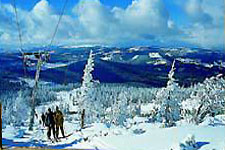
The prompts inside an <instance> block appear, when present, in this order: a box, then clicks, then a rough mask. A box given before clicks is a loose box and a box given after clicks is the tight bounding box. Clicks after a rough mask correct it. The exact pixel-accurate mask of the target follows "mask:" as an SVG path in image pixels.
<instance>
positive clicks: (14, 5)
mask: <svg viewBox="0 0 225 150" xmlns="http://www.w3.org/2000/svg"><path fill="white" fill-rule="evenodd" d="M13 7H14V12H15V17H16V26H17V30H18V36H19V41H20V49H19V51H20V53H21V54H22V55H24V52H23V50H22V49H23V44H22V33H21V28H20V24H19V20H18V13H17V7H16V0H13Z"/></svg>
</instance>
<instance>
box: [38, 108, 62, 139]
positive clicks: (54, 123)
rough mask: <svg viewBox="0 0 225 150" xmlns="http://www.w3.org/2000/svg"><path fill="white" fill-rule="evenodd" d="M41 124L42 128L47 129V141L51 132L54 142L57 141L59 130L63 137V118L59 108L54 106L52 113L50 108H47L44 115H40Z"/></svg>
mask: <svg viewBox="0 0 225 150" xmlns="http://www.w3.org/2000/svg"><path fill="white" fill-rule="evenodd" d="M41 120H42V124H43V126H44V127H47V128H48V131H47V136H48V139H50V140H51V133H52V132H53V137H54V139H55V141H58V140H59V129H60V130H61V134H62V136H63V138H64V137H65V134H64V129H63V122H64V117H63V113H62V112H61V111H60V110H59V107H58V106H56V111H55V112H53V111H52V110H51V108H48V111H47V112H46V113H42V115H41Z"/></svg>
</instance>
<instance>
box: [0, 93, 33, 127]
mask: <svg viewBox="0 0 225 150" xmlns="http://www.w3.org/2000/svg"><path fill="white" fill-rule="evenodd" d="M14 98H15V99H13V100H9V101H8V102H7V103H6V104H5V107H4V108H3V122H4V124H12V125H14V126H21V125H24V123H25V122H26V121H27V119H28V118H29V112H30V106H29V95H28V93H27V91H26V90H25V91H23V92H22V91H19V92H18V93H17V97H14Z"/></svg>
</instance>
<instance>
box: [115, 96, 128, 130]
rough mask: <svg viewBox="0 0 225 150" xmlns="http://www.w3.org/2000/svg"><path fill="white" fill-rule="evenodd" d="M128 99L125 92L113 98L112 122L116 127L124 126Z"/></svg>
mask: <svg viewBox="0 0 225 150" xmlns="http://www.w3.org/2000/svg"><path fill="white" fill-rule="evenodd" d="M128 112H129V111H128V98H127V95H126V93H125V92H121V93H120V94H119V95H118V97H117V98H115V100H114V102H113V105H112V117H111V118H112V120H111V121H112V122H113V123H114V124H116V125H120V126H125V122H126V119H127V117H128V116H129V114H128Z"/></svg>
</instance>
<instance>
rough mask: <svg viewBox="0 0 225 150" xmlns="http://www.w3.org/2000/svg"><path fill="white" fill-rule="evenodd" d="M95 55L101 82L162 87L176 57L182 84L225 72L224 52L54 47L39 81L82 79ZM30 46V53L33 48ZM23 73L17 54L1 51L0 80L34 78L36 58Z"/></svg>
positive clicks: (179, 80) (178, 75) (177, 69)
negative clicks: (91, 58) (90, 54)
mask: <svg viewBox="0 0 225 150" xmlns="http://www.w3.org/2000/svg"><path fill="white" fill-rule="evenodd" d="M91 49H92V50H93V52H94V54H95V70H94V71H93V75H94V78H95V79H97V80H99V81H100V82H103V83H133V82H134V83H143V84H146V85H149V86H153V87H162V86H165V84H166V82H167V74H168V72H169V70H170V68H171V63H172V62H173V60H174V59H175V60H176V64H175V67H176V70H175V77H176V79H177V82H178V83H179V84H180V85H182V86H190V85H191V84H194V83H196V82H202V81H203V80H204V79H205V78H206V77H210V76H214V75H217V74H221V73H222V74H223V75H224V74H225V53H224V51H217V50H207V49H200V48H184V47H180V48H165V47H164V48H161V47H129V48H117V47H101V46H95V47H88V46H85V47H73V46H72V47H65V46H64V47H54V51H55V52H54V53H53V54H52V55H51V57H50V60H49V62H48V63H46V64H45V65H44V66H43V67H42V72H41V80H43V81H50V82H55V83H60V84H62V83H73V82H81V77H82V75H83V69H84V65H85V64H86V60H87V57H88V54H89V51H90V50H91ZM36 50H37V49H31V50H29V52H32V51H36ZM29 62H30V67H27V71H26V74H25V73H24V69H23V64H22V59H21V56H20V54H19V53H1V54H0V79H1V80H12V81H18V80H20V78H21V77H22V78H34V74H35V62H36V60H35V58H32V57H31V58H29Z"/></svg>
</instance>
